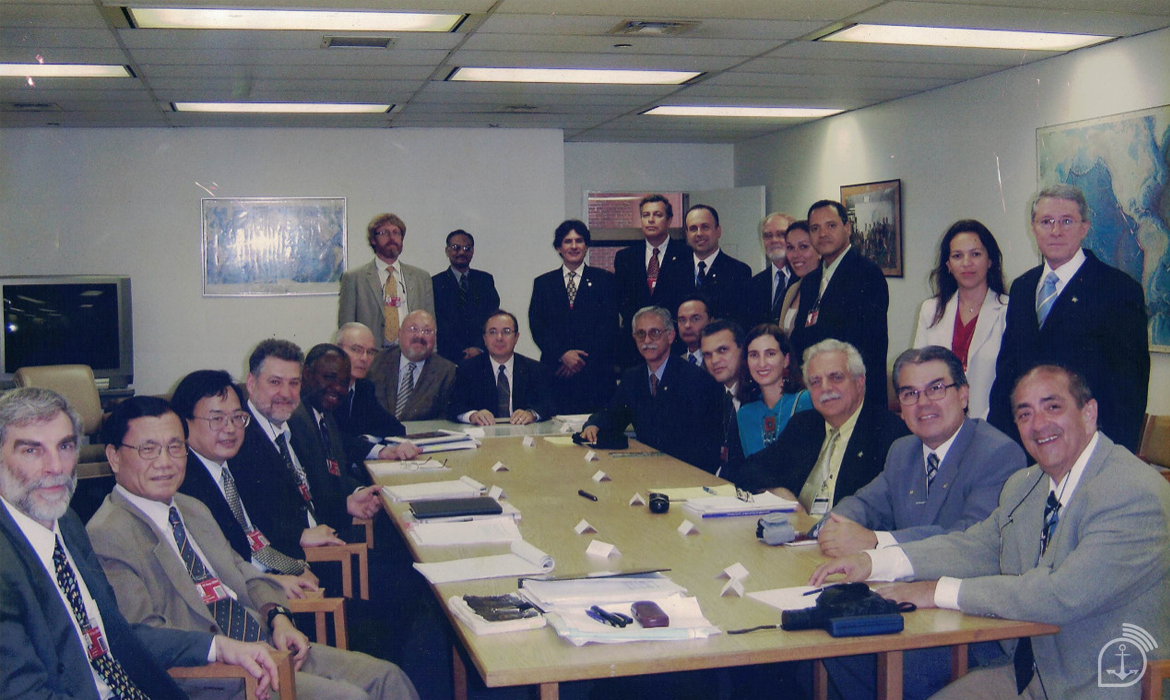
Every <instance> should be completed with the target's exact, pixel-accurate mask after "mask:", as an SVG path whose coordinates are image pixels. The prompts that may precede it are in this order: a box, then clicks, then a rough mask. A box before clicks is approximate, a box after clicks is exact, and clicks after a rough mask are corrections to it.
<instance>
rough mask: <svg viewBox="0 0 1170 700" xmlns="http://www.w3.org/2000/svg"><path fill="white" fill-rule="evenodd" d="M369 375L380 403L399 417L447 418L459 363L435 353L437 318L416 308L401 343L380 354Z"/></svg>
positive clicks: (402, 331) (404, 326)
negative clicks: (456, 364)
mask: <svg viewBox="0 0 1170 700" xmlns="http://www.w3.org/2000/svg"><path fill="white" fill-rule="evenodd" d="M369 376H370V381H372V382H373V383H374V390H375V392H376V394H377V397H378V403H380V404H382V407H383V408H385V409H386V410H387V411H389V412H390V413H391V414H393V415H394V417H395V418H397V419H398V420H400V421H403V422H405V421H410V420H436V419H441V418H443V417H444V414H445V413H446V411H447V402H448V401H449V400H450V399H451V391H452V389H453V388H454V387H455V363H453V362H451V361H450V360H448V359H447V358H445V357H443V356H442V355H436V354H435V317H434V316H432V315H431V314H429V313H427V312H426V311H412V312H411V313H410V315H408V316H407V317H406V319H405V320H404V321H403V324H402V328H400V329H399V331H398V343H397V344H396V345H395V346H394V347H392V348H389V349H387V350H383V351H382V352H381V353H379V354H378V357H377V359H375V360H374V364H373V365H372V366H371V367H370V374H369Z"/></svg>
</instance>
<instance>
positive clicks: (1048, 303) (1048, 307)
mask: <svg viewBox="0 0 1170 700" xmlns="http://www.w3.org/2000/svg"><path fill="white" fill-rule="evenodd" d="M1059 279H1060V278H1059V277H1057V276H1056V273H1055V272H1049V273H1048V276H1047V277H1045V278H1044V284H1042V285H1040V290H1039V291H1037V292H1036V320H1037V321H1038V322H1039V324H1040V327H1041V328H1043V327H1044V321H1045V320H1046V319H1047V318H1048V312H1049V311H1052V305H1053V304H1055V303H1056V283H1057V281H1058V280H1059Z"/></svg>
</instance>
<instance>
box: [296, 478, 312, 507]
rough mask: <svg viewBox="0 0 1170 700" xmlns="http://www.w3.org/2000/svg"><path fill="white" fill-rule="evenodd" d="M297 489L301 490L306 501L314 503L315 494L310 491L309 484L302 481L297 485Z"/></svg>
mask: <svg viewBox="0 0 1170 700" xmlns="http://www.w3.org/2000/svg"><path fill="white" fill-rule="evenodd" d="M297 490H298V491H300V492H301V498H303V499H305V503H312V502H313V496H312V495H311V494H310V493H309V485H308V484H306V483H303V482H302V483H301V484H300V485H298V486H297Z"/></svg>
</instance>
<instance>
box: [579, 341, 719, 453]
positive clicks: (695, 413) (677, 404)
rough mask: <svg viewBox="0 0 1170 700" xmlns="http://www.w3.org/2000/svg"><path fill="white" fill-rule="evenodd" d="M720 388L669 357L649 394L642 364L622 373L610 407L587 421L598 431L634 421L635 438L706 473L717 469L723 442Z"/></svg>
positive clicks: (622, 427)
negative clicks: (660, 377) (655, 386)
mask: <svg viewBox="0 0 1170 700" xmlns="http://www.w3.org/2000/svg"><path fill="white" fill-rule="evenodd" d="M722 406H723V387H722V385H720V384H719V383H718V382H716V381H715V380H714V379H712V378H711V375H709V374H707V372H706V371H705V370H701V369H699V368H698V367H695V366H693V365H690V364H687V362H686V361H684V360H682V359H680V358H677V357H670V358H669V359H668V360H667V361H666V368H665V369H664V370H663V371H662V381H660V382H659V383H658V394H657V396H651V395H650V379H649V370H648V369H647V367H646V363H644V362H643V363H642V364H641V365H638V366H635V367H631V368H629V369H627V370H626V371H625V372H623V373H622V381H621V383H620V384H619V385H618V388H617V391H615V392H614V394H613V398H612V399H610V402H609V407H608V408H606V410H604V411H601V412H599V413H595V414H593V415H592V416H590V417H589V420H588V421H586V422H585V425H586V426H589V425H596V426H597V427H598V429H599V430H600V431H601V432H602V433H606V432H621V431H623V430H625V428H626V426H627V425H629V424H631V423H633V425H634V431H635V432H636V433H637V436H638V440H640V441H641V442H643V443H645V444H647V445H649V446H650V447H653V448H654V449H656V450H661V451H663V452H665V453H666V454H668V455H670V456H672V457H674V458H676V459H679V460H682V461H684V462H686V463H687V464H690V465H692V466H695V467H698V468H699V469H702V470H704V471H708V472H711V473H715V471H716V469H718V468H719V447H720V442H721V441H722V438H723V419H722V412H721V408H722Z"/></svg>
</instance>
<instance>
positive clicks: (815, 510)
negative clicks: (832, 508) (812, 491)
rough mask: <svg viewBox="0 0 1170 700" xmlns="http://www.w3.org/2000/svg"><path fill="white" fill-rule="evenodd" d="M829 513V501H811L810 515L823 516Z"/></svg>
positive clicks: (821, 499) (820, 499) (825, 499)
mask: <svg viewBox="0 0 1170 700" xmlns="http://www.w3.org/2000/svg"><path fill="white" fill-rule="evenodd" d="M828 512H829V499H827V498H818V499H816V500H814V501H813V505H812V512H811V513H810V515H818V516H819V515H824V514H825V513H828Z"/></svg>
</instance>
